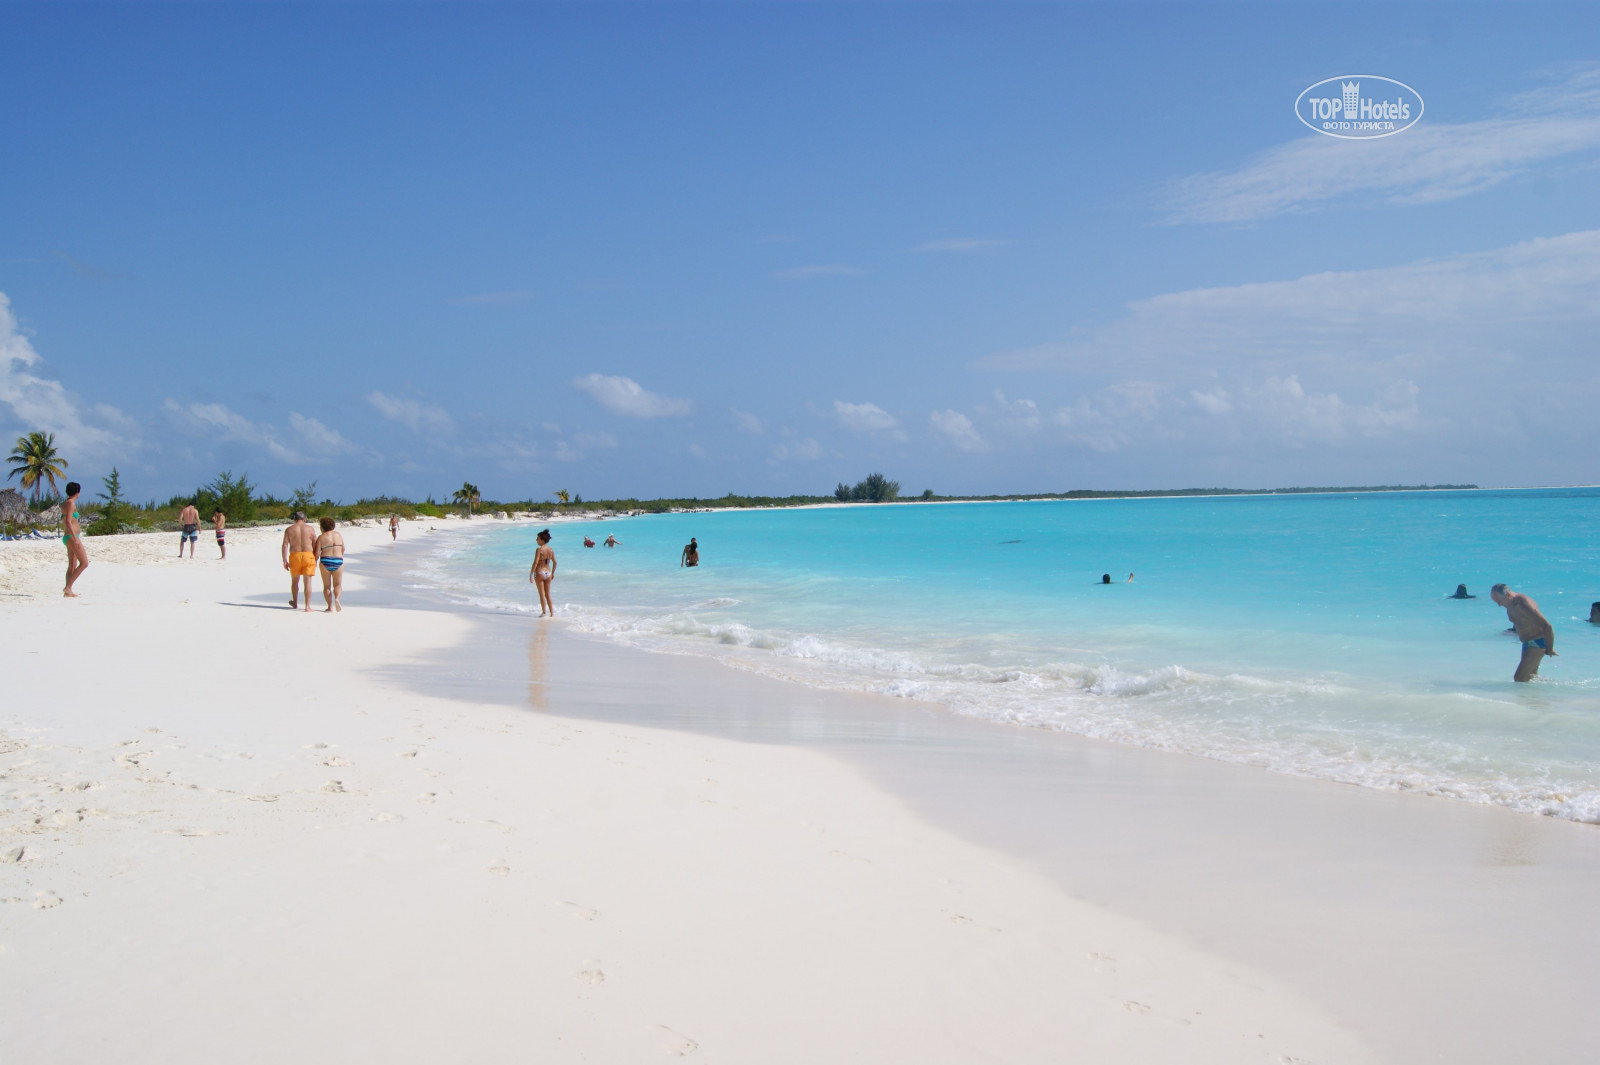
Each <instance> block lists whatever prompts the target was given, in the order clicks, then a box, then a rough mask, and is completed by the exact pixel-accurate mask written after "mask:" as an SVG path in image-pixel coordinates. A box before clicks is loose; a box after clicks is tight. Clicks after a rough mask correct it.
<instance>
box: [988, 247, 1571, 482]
mask: <svg viewBox="0 0 1600 1065" xmlns="http://www.w3.org/2000/svg"><path fill="white" fill-rule="evenodd" d="M1597 335H1600V230H1594V231H1588V232H1582V233H1572V234H1568V235H1565V236H1560V237H1551V238H1542V239H1539V240H1532V241H1527V242H1524V243H1520V244H1515V245H1511V246H1509V247H1505V248H1499V249H1496V250H1493V251H1487V252H1477V253H1471V254H1465V255H1457V256H1450V257H1447V258H1442V259H1429V260H1422V261H1419V262H1415V263H1410V264H1406V265H1403V266H1395V267H1385V268H1381V269H1374V270H1360V271H1348V272H1339V273H1323V274H1313V275H1308V276H1305V277H1300V278H1296V279H1293V280H1288V281H1272V282H1264V283H1257V284H1248V285H1237V286H1230V287H1226V288H1206V289H1191V290H1188V291H1183V292H1173V293H1168V294H1165V295H1161V296H1156V297H1153V298H1151V299H1146V300H1140V301H1138V302H1136V303H1134V304H1131V305H1130V306H1129V307H1128V311H1127V313H1126V314H1125V315H1124V316H1123V317H1121V318H1119V319H1117V320H1115V321H1112V322H1109V323H1107V324H1105V325H1102V326H1099V327H1096V328H1089V329H1084V330H1082V331H1081V332H1080V333H1078V335H1076V336H1073V337H1071V338H1069V339H1067V340H1064V341H1058V342H1055V343H1051V344H1043V345H1039V346H1038V347H1034V348H1030V349H1024V350H1019V351H1010V352H1001V353H996V354H995V355H992V356H988V357H986V358H984V359H980V360H978V363H977V364H976V366H977V368H980V369H990V370H1001V369H1015V370H1022V369H1027V370H1035V371H1038V370H1046V371H1055V372H1058V373H1062V374H1065V375H1068V377H1069V378H1070V379H1071V380H1072V381H1073V387H1074V391H1075V392H1077V393H1078V397H1077V398H1076V399H1074V400H1073V401H1072V402H1071V403H1068V404H1066V405H1064V406H1062V407H1060V408H1059V409H1058V410H1056V412H1055V414H1054V415H1053V417H1052V418H1051V424H1052V426H1053V427H1054V429H1055V430H1056V431H1057V432H1059V433H1063V434H1064V435H1065V436H1066V437H1067V438H1068V439H1071V440H1074V441H1076V442H1078V443H1081V444H1083V445H1085V446H1087V447H1090V448H1093V449H1095V450H1101V451H1106V450H1116V449H1119V448H1123V447H1131V446H1142V445H1150V444H1156V443H1164V444H1165V445H1170V444H1172V442H1174V441H1180V440H1195V439H1202V438H1203V439H1207V440H1210V441H1211V442H1213V443H1217V442H1219V441H1222V440H1223V439H1224V438H1227V439H1237V440H1239V441H1241V442H1243V441H1248V442H1251V443H1252V445H1253V446H1254V447H1255V448H1257V449H1260V448H1270V447H1271V446H1275V445H1289V446H1308V445H1311V444H1314V443H1323V444H1349V443H1351V442H1356V441H1361V440H1381V439H1389V438H1394V437H1408V436H1422V437H1428V438H1434V437H1437V438H1440V439H1444V438H1449V437H1451V434H1457V435H1456V436H1455V437H1454V439H1456V440H1458V441H1459V442H1460V443H1461V444H1465V443H1466V442H1467V441H1469V440H1472V439H1474V437H1473V434H1478V435H1479V436H1481V435H1482V434H1484V433H1488V434H1490V435H1505V434H1511V435H1512V436H1517V435H1519V434H1528V433H1536V432H1552V433H1556V434H1558V435H1559V434H1572V435H1581V434H1582V433H1583V432H1585V431H1586V430H1585V429H1584V428H1583V427H1584V426H1586V425H1587V424H1588V417H1587V414H1586V413H1584V412H1585V411H1586V410H1592V409H1594V407H1595V406H1596V405H1600V378H1597V377H1596V375H1595V373H1594V371H1593V364H1594V363H1593V360H1594V355H1595V348H1594V339H1593V338H1594V337H1595V336H1597ZM1560 411H1564V412H1565V413H1558V412H1560ZM1562 423H1567V424H1562ZM1241 446H1244V445H1243V444H1241ZM1573 475H1574V476H1576V475H1577V473H1576V470H1574V474H1573ZM1555 476H1556V475H1555V473H1554V471H1552V472H1551V474H1550V475H1549V479H1552V480H1553V479H1555Z"/></svg>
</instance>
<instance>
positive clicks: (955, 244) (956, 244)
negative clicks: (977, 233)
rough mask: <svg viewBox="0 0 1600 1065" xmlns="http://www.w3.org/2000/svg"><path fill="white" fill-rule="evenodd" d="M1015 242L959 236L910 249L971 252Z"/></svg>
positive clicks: (988, 249) (925, 251) (1001, 246)
mask: <svg viewBox="0 0 1600 1065" xmlns="http://www.w3.org/2000/svg"><path fill="white" fill-rule="evenodd" d="M1011 243H1013V242H1012V241H1009V240H992V239H989V240H986V239H980V238H976V237H967V238H958V239H954V240H930V241H928V242H927V243H925V244H918V245H917V246H916V247H914V248H912V249H910V250H911V251H914V252H922V253H927V252H957V253H966V254H970V253H972V252H977V251H994V250H995V249H996V248H1003V247H1005V246H1006V245H1008V244H1011Z"/></svg>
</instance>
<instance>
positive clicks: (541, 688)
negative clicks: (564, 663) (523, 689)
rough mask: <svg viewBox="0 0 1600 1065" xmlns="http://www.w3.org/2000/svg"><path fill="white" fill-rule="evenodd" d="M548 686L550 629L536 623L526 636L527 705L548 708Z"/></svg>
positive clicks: (534, 707)
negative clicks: (531, 631) (530, 632)
mask: <svg viewBox="0 0 1600 1065" xmlns="http://www.w3.org/2000/svg"><path fill="white" fill-rule="evenodd" d="M549 687H550V630H549V629H548V628H546V627H545V626H544V625H543V624H538V625H535V626H534V627H533V635H532V636H530V637H528V705H529V706H531V707H532V708H533V709H535V710H549V709H550V705H549V699H550V692H549Z"/></svg>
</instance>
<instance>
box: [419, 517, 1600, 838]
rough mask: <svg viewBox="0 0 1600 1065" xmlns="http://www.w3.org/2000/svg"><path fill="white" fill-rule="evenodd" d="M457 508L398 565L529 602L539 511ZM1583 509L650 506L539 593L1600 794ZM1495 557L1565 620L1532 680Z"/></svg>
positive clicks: (642, 634)
mask: <svg viewBox="0 0 1600 1065" xmlns="http://www.w3.org/2000/svg"><path fill="white" fill-rule="evenodd" d="M447 530H449V527H447V526H441V533H440V534H439V535H438V536H437V537H436V538H435V539H436V541H437V542H436V543H435V544H434V545H433V549H432V552H431V554H429V555H428V557H426V558H425V559H423V560H422V561H421V562H420V563H419V564H418V565H417V567H416V568H415V569H414V571H413V572H412V577H411V579H412V580H415V581H416V582H417V583H419V584H421V585H425V586H428V587H431V588H433V589H435V590H437V591H439V592H441V593H443V594H445V595H447V596H449V597H452V598H455V599H457V600H460V601H470V602H473V603H477V604H480V605H486V606H490V607H494V608H497V609H505V610H517V611H528V612H530V613H537V611H538V604H537V597H536V595H535V593H534V589H533V586H532V585H530V584H529V583H528V581H527V574H528V567H529V565H530V564H531V560H532V556H533V549H534V542H533V536H534V533H535V532H536V531H537V527H532V526H528V525H520V526H513V527H505V528H501V529H498V530H496V531H494V532H492V533H490V534H488V535H484V536H463V535H459V534H457V533H455V532H454V531H447ZM1597 530H1600V489H1552V490H1513V491H1477V492H1414V493H1410V492H1408V493H1398V492H1396V493H1373V494H1357V495H1334V494H1328V495H1282V496H1246V497H1213V498H1167V499H1142V500H1085V501H1070V502H1068V501H1040V502H1016V503H963V504H939V505H912V506H903V505H896V506H839V507H823V508H812V509H795V510H767V511H731V512H718V513H698V514H675V515H651V516H640V517H634V518H623V519H612V520H608V521H604V522H592V523H584V524H571V525H565V524H563V525H555V526H553V527H552V533H553V535H554V541H553V546H554V547H555V549H556V552H557V556H558V559H559V562H560V568H559V571H558V575H557V579H556V581H555V585H554V589H555V590H554V598H555V600H556V602H557V604H558V609H559V612H560V614H561V617H562V619H563V621H562V623H564V624H567V625H570V626H573V627H575V628H577V629H579V630H581V631H585V632H589V633H594V634H597V635H599V636H602V637H605V638H608V639H611V640H615V641H618V642H622V643H626V644H630V645H633V646H636V647H641V648H645V649H648V650H652V651H663V652H671V653H678V654H691V655H703V656H708V657H713V658H717V659H720V660H722V661H723V662H725V663H727V664H728V665H731V666H734V667H737V668H742V669H748V670H754V671H757V672H761V673H764V674H769V675H772V676H776V677H780V678H784V679H787V680H791V681H794V682H798V683H803V684H810V685H816V686H821V687H827V688H836V689H848V690H858V691H871V692H880V693H884V694H887V695H892V696H901V697H906V698H915V699H921V700H928V701H931V702H935V703H939V704H942V705H944V706H946V707H948V708H949V709H951V710H953V711H955V712H957V713H960V714H966V715H970V716H972V717H977V718H983V719H987V720H991V721H994V722H1000V723H1008V724H1021V725H1027V726H1035V727H1040V728H1052V729H1064V730H1067V731H1070V732H1075V733H1081V734H1083V735H1087V736H1094V737H1099V738H1103V739H1108V740H1113V741H1117V742H1122V743H1129V744H1138V745H1141V746H1146V747H1155V748H1164V749H1170V750H1177V751H1185V752H1189V753H1193V754H1199V755H1204V756H1207V757H1212V758H1218V759H1223V760H1227V761H1231V762H1239V763H1245V764H1250V765H1258V766H1263V767H1266V768H1268V769H1272V770H1276V771H1279V772H1285V773H1295V774H1302V775H1307V776H1314V777H1321V778H1325V779H1330V780H1337V781H1344V782H1348V783H1353V784H1360V785H1364V786H1369V787H1378V788H1403V789H1412V790H1417V791H1422V792H1427V793H1431V794H1437V795H1442V796H1449V797H1452V798H1456V799H1461V800H1467V801H1475V802H1493V803H1501V804H1504V805H1507V806H1510V807H1513V808H1516V809H1521V810H1527V811H1534V812H1539V813H1544V814H1550V815H1554V816H1559V817H1566V818H1572V819H1576V820H1583V821H1590V822H1600V626H1595V625H1590V624H1589V623H1588V620H1587V619H1588V614H1589V604H1590V603H1591V602H1592V601H1600V536H1596V532H1597ZM585 534H588V535H589V536H591V537H593V538H594V539H595V540H596V541H603V540H604V539H605V537H606V536H607V535H608V534H611V535H615V536H616V537H617V538H618V539H619V540H621V541H622V545H621V546H620V547H617V548H610V549H608V548H605V547H597V548H594V549H586V548H584V547H582V546H581V544H582V538H583V536H584V535H585ZM690 536H695V537H697V538H698V540H699V543H700V549H701V559H702V565H701V566H700V567H699V568H698V569H683V568H680V567H679V566H678V556H679V551H680V549H681V548H682V546H683V545H684V544H685V543H686V542H687V541H688V539H689V537H690ZM1130 572H1131V573H1133V574H1134V575H1135V577H1134V579H1133V580H1132V581H1131V582H1129V581H1128V580H1127V578H1128V576H1129V574H1130ZM1102 573H1110V574H1111V577H1112V579H1113V582H1114V583H1112V584H1111V585H1109V586H1107V585H1103V584H1101V583H1100V577H1101V574H1102ZM1498 581H1505V582H1507V583H1509V584H1510V585H1511V586H1512V587H1513V588H1514V589H1516V590H1518V591H1521V592H1525V593H1527V594H1529V595H1531V596H1532V597H1533V598H1534V599H1535V600H1537V601H1538V603H1539V604H1540V607H1541V608H1542V609H1543V611H1544V613H1545V614H1546V616H1548V617H1549V618H1550V620H1551V621H1552V622H1553V623H1554V625H1555V627H1556V634H1557V635H1556V650H1557V651H1558V656H1557V657H1554V658H1547V659H1545V662H1544V665H1543V667H1542V670H1541V673H1542V675H1541V677H1540V678H1539V679H1538V680H1537V681H1535V682H1534V683H1531V684H1521V685H1519V684H1514V683H1512V681H1511V674H1512V671H1513V670H1514V668H1515V666H1516V663H1517V659H1518V656H1519V653H1520V645H1519V644H1518V642H1517V641H1516V639H1515V637H1513V636H1511V635H1509V634H1507V633H1506V632H1505V629H1506V627H1507V621H1506V616H1505V612H1504V610H1502V609H1500V608H1499V607H1496V606H1495V605H1494V603H1493V602H1491V601H1490V600H1489V598H1488V590H1489V587H1490V585H1492V584H1494V583H1496V582H1498ZM1458 583H1465V584H1467V585H1468V588H1469V590H1470V591H1471V592H1472V593H1474V594H1475V595H1477V596H1478V598H1476V599H1472V600H1466V601H1457V600H1452V599H1450V598H1448V595H1449V594H1450V593H1451V592H1453V591H1454V590H1455V587H1456V585H1457V584H1458ZM531 623H536V622H535V621H533V620H532V619H530V624H531Z"/></svg>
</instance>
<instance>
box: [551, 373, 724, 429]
mask: <svg viewBox="0 0 1600 1065" xmlns="http://www.w3.org/2000/svg"><path fill="white" fill-rule="evenodd" d="M572 387H573V388H576V389H577V390H578V391H580V392H585V393H587V394H588V395H589V396H590V397H592V398H593V399H594V401H595V402H596V403H598V404H600V405H601V406H602V407H604V408H605V409H606V410H608V411H611V412H612V413H613V414H621V415H623V416H624V417H628V418H683V417H687V416H688V415H689V414H690V413H692V412H693V411H694V404H692V403H691V402H689V401H688V400H687V399H674V398H673V397H671V396H659V395H657V394H656V393H654V392H649V391H646V390H645V389H644V388H641V387H640V386H639V383H638V382H637V381H635V380H633V379H632V378H631V377H614V376H611V375H608V374H598V373H592V374H586V375H584V376H583V377H580V378H578V379H577V380H575V381H573V382H572Z"/></svg>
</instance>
